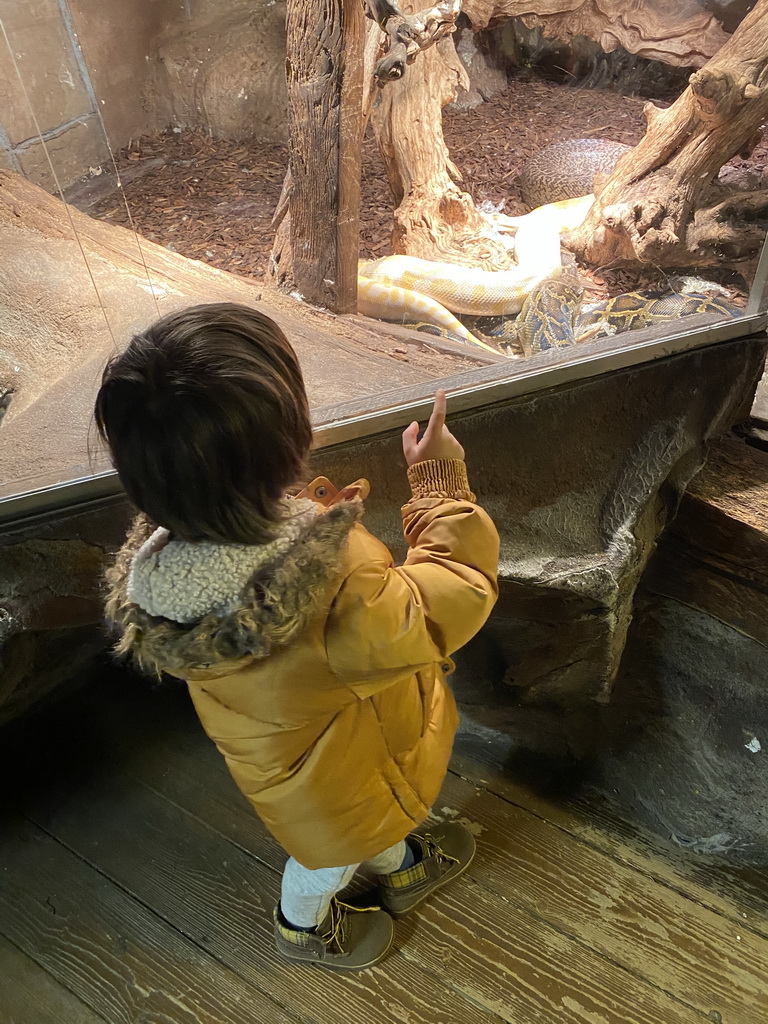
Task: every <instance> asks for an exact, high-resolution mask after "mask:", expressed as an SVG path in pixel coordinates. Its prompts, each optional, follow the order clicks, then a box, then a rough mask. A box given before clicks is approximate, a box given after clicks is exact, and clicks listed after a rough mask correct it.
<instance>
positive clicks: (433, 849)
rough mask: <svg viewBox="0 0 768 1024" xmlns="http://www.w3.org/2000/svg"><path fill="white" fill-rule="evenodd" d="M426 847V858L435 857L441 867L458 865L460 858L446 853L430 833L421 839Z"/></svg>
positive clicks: (426, 833)
mask: <svg viewBox="0 0 768 1024" xmlns="http://www.w3.org/2000/svg"><path fill="white" fill-rule="evenodd" d="M419 838H420V839H421V840H422V841H423V843H424V845H425V846H426V848H427V850H426V856H427V857H434V858H435V859H436V860H437V861H438V862H439V863H440V864H441V865H442V864H458V863H459V858H458V857H452V856H451V855H450V853H446V852H445V850H444V849H443V848H442V846H441V845H440V843H439V842H438V840H437V839H435V837H434V836H433V835H431V834H430V833H429V832H425V833H424V835H422V836H420V837H419ZM425 859H426V858H425Z"/></svg>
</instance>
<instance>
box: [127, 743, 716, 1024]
mask: <svg viewBox="0 0 768 1024" xmlns="http://www.w3.org/2000/svg"><path fill="white" fill-rule="evenodd" d="M195 748H197V749H195ZM218 761H220V758H219V756H218V754H217V752H216V751H215V750H214V751H213V752H212V753H211V751H210V748H209V746H208V744H207V743H206V740H205V737H203V736H200V737H199V740H198V742H197V743H196V744H195V746H194V747H191V748H189V749H186V750H185V749H184V748H183V745H181V744H179V743H176V742H175V743H173V746H172V748H171V747H169V748H168V749H166V750H165V751H164V752H157V756H156V757H155V758H142V759H137V760H136V761H135V762H134V763H133V764H132V767H131V770H132V771H133V772H135V773H136V774H137V775H139V776H140V777H141V778H142V780H143V781H145V782H146V783H147V784H148V785H151V786H152V787H153V788H154V789H155V790H156V791H157V792H159V793H161V794H162V795H164V796H165V797H167V798H168V799H170V800H173V801H174V802H175V803H176V804H177V805H178V806H180V807H183V808H185V809H187V810H188V811H189V812H190V813H193V814H195V815H196V816H197V817H199V818H200V819H201V820H203V821H205V822H206V824H208V825H210V826H211V827H212V828H214V829H216V830H217V831H218V832H220V833H221V834H222V835H224V836H226V837H227V838H228V839H230V840H231V841H232V842H233V843H235V844H237V846H239V847H240V848H241V849H244V850H246V851H248V852H250V853H253V854H254V855H255V856H258V857H259V859H260V860H262V861H263V862H265V863H267V864H269V865H270V866H272V867H273V868H274V869H275V870H279V869H280V868H281V867H282V864H283V861H284V854H283V853H282V851H281V850H280V848H279V847H278V845H277V844H276V843H275V842H274V841H273V840H272V839H271V837H269V835H268V833H267V832H266V830H265V829H264V827H263V825H261V823H260V822H259V820H258V818H256V816H255V815H254V814H253V812H252V811H251V809H250V807H249V805H248V803H247V801H246V800H245V799H244V798H243V797H242V796H241V794H240V793H239V792H238V790H237V788H236V786H235V785H234V783H233V782H232V780H231V779H230V778H229V776H228V775H227V774H224V773H222V772H220V771H218V770H217V767H218V764H217V762H218ZM452 785H453V788H451V789H449V790H448V791H447V792H446V795H445V800H446V801H452V802H453V803H455V802H456V801H457V796H458V794H457V793H456V791H455V786H456V785H465V784H463V783H461V781H460V780H458V779H455V780H453V783H452ZM469 789H470V790H471V793H472V794H473V795H474V794H475V793H476V790H475V789H474V788H473V787H469ZM485 795H486V797H487V799H488V800H495V801H496V804H497V810H498V811H499V813H501V814H502V815H505V814H506V812H507V806H508V805H506V804H505V803H504V802H503V801H502V800H500V799H499V798H495V797H491V796H490V795H488V794H485ZM531 820H532V821H533V822H534V823H536V822H537V819H535V818H532V819H531ZM489 851H490V863H491V864H494V863H495V860H496V856H497V848H496V847H495V846H494V847H490V848H489V850H486V843H485V837H484V836H483V838H482V839H481V843H480V854H479V859H478V861H477V862H476V863H477V869H476V870H473V876H474V878H475V879H476V880H477V883H478V884H473V883H472V882H471V881H469V880H465V881H463V882H461V883H458V884H457V886H456V888H455V890H452V891H451V892H450V893H447V894H443V895H441V896H440V898H439V900H436V901H435V904H434V906H431V907H430V908H429V910H428V912H427V911H425V912H423V913H420V915H419V920H418V923H417V925H416V926H415V929H416V930H415V933H414V934H413V936H412V937H410V938H408V939H407V940H406V941H405V942H404V943H403V945H402V946H401V950H402V952H403V954H404V955H405V956H407V957H408V958H409V959H413V960H414V962H417V963H420V964H426V965H428V966H429V967H430V969H431V970H432V971H434V972H435V973H436V974H438V975H440V976H443V977H444V978H445V979H446V982H450V983H451V984H453V985H455V986H458V987H459V988H460V990H461V991H462V992H463V993H465V994H466V995H467V996H469V997H470V998H473V999H475V1000H476V1001H477V1002H479V1003H481V1004H482V1005H484V1006H487V1007H488V1008H489V1009H492V1010H495V1011H496V1012H497V1013H499V1014H500V1015H501V1016H502V1017H503V1018H504V1019H505V1020H512V1021H518V1020H520V1021H526V1022H531V1024H534V1022H537V1024H538V1022H542V1024H551V1022H553V1021H557V1022H558V1024H560V1022H561V1021H563V1022H569V1024H570V1022H572V1021H573V1022H574V1024H575V1022H577V1021H578V1022H579V1024H581V1022H582V1021H591V1020H593V1019H595V1020H604V1021H606V1022H608V1021H611V1022H612V1021H617V1022H618V1021H621V1022H624V1021H626V1020H627V1019H628V1018H627V1013H628V1012H629V1009H630V1008H631V1009H632V1013H633V1014H634V1016H633V1017H632V1018H631V1019H632V1021H633V1024H640V1022H643V1021H646V1020H648V1021H660V1020H663V1021H664V1022H665V1024H668V1022H669V1024H671V1022H672V1021H678V1020H686V1021H687V1020H695V1019H697V1016H698V1015H697V1014H696V1013H694V1012H693V1011H692V1010H690V1009H688V1008H687V1007H684V1006H680V1005H677V1004H676V1003H674V1002H673V1001H672V1000H670V999H669V998H668V997H667V996H666V994H664V993H663V992H661V991H660V990H659V988H658V986H657V985H650V986H649V985H646V984H644V983H643V981H642V980H640V981H639V980H637V979H636V978H635V977H633V976H632V974H631V973H630V972H624V971H622V970H621V968H620V967H616V966H614V964H613V963H611V962H607V961H608V960H609V959H615V957H614V956H613V952H612V951H609V953H608V955H607V956H606V957H600V956H595V954H594V952H593V951H592V950H591V949H589V948H587V947H586V944H585V943H584V942H578V941H574V940H573V939H572V938H570V937H568V936H567V935H565V934H563V931H564V930H563V928H562V925H561V924H560V922H558V925H559V926H558V927H557V928H553V927H551V925H549V924H548V923H546V921H545V920H543V919H542V917H543V915H540V914H539V913H538V907H537V906H536V905H535V901H530V900H528V899H521V898H519V896H518V889H519V884H518V881H517V880H516V879H514V880H513V881H512V882H511V884H507V886H506V887H505V888H504V890H503V892H502V890H501V888H500V887H499V886H497V885H496V883H497V882H498V875H497V874H495V873H493V872H491V873H490V874H489V873H488V872H487V871H486V865H487V863H488V853H489ZM537 859H538V858H537ZM600 859H602V858H600V857H599V855H598V860H600ZM571 877H572V876H571V875H570V872H568V873H567V875H566V878H571ZM488 882H491V884H493V885H494V887H495V888H496V894H489V893H488V892H487V891H486V890H485V889H484V888H483V887H482V886H484V885H487V883H488ZM526 896H527V894H526ZM681 902H685V901H681ZM631 966H632V968H633V969H634V963H633V964H632V965H631ZM585 993H588V994H589V995H588V996H586V995H585Z"/></svg>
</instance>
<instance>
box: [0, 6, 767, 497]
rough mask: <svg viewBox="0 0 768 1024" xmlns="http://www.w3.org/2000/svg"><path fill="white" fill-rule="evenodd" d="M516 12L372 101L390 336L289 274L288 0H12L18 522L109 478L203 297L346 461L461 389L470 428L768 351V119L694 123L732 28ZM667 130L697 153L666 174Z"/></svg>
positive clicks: (8, 211) (466, 19)
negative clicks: (107, 382) (292, 381)
mask: <svg viewBox="0 0 768 1024" xmlns="http://www.w3.org/2000/svg"><path fill="white" fill-rule="evenodd" d="M292 2H293V0H292ZM413 6H414V5H409V4H402V5H401V7H402V9H403V10H404V11H405V12H406V13H408V12H410V11H412V10H413ZM416 6H422V5H416ZM490 6H491V7H493V5H490ZM513 6H514V5H510V4H508V3H506V4H499V5H497V7H498V10H496V9H495V8H494V11H493V12H489V10H488V8H489V5H488V4H487V3H484V4H479V3H477V4H476V3H473V2H472V0H465V3H464V13H463V14H462V16H461V18H460V20H459V23H458V31H457V32H456V33H455V34H454V35H452V36H450V37H447V38H445V39H444V40H443V41H441V42H440V43H439V44H438V45H437V46H436V47H432V48H430V49H427V50H425V51H424V52H423V53H420V54H419V56H418V57H417V59H416V61H415V62H414V63H413V64H411V65H409V66H408V68H407V69H406V77H405V78H404V79H403V80H402V81H393V82H391V83H389V84H387V85H385V86H384V87H383V88H382V89H381V90H380V91H379V92H378V93H376V92H375V93H374V94H373V95H374V96H375V97H376V99H377V102H376V105H375V107H374V109H373V112H372V116H371V121H370V124H369V125H368V128H367V131H366V133H365V137H364V141H363V144H362V203H361V216H360V258H361V261H362V262H361V267H360V278H359V295H360V304H361V305H360V308H361V311H364V312H367V313H368V314H370V315H369V316H362V315H356V316H344V317H336V316H334V315H333V314H331V313H329V312H326V311H323V310H321V309H317V308H314V307H313V306H311V305H310V304H309V303H307V302H305V301H302V299H301V296H300V294H297V292H299V293H300V292H301V288H300V287H299V285H298V284H296V283H294V284H295V286H294V287H293V288H291V287H290V280H289V282H288V283H289V288H288V290H287V291H284V292H279V291H277V290H276V288H275V287H274V284H273V282H272V281H271V280H270V269H271V262H270V261H271V252H272V247H273V242H274V239H275V231H276V226H277V225H276V223H275V220H278V221H279V217H278V218H275V212H276V210H283V209H284V205H283V204H281V196H282V194H283V185H284V179H285V175H286V170H287V168H288V163H289V155H290V154H289V146H288V139H289V114H288V107H289V104H288V92H287V86H286V80H285V64H286V30H285V18H286V4H285V3H284V2H274V0H257V2H256V3H248V4H246V3H244V2H243V0H224V2H221V0H218V2H214V0H153V2H152V3H149V4H147V3H142V2H139V0H128V2H125V3H120V4H118V3H116V2H104V0H100V2H98V3H97V2H96V0H33V2H22V0H0V481H2V482H1V483H0V498H3V497H5V498H7V497H8V496H11V495H14V494H16V493H18V492H23V491H30V490H34V489H35V488H46V487H51V486H53V485H56V484H62V483H66V482H67V481H72V480H77V479H80V478H84V477H89V476H90V475H92V474H97V475H98V474H100V473H103V472H105V471H106V470H107V469H108V465H107V463H106V460H105V457H104V454H103V453H102V452H100V450H99V448H98V445H96V444H95V439H94V438H93V436H92V434H93V432H92V428H91V409H92V403H93V397H94V394H95V391H96V388H97V386H98V380H99V375H100V373H101V370H102V368H103V365H104V363H105V361H106V359H107V358H108V357H109V356H110V355H111V354H113V353H114V352H117V351H119V350H120V349H122V348H123V347H124V346H125V344H126V343H127V341H128V340H129V338H130V337H131V336H132V334H133V333H135V332H136V331H139V330H141V329H143V328H144V327H146V326H147V325H148V324H149V323H151V322H152V321H153V320H154V319H155V318H156V317H157V316H158V315H162V314H164V313H166V312H168V311H170V310H172V309H178V308H182V307H184V306H187V305H193V304H197V303H199V302H207V301H224V300H226V301H236V302H242V303H245V304H249V305H257V306H259V307H260V308H263V309H264V310H265V311H266V312H268V313H270V315H272V316H274V317H275V319H277V320H278V321H279V322H280V323H281V325H282V326H283V327H284V329H285V330H286V333H287V334H288V335H289V337H290V339H291V340H292V341H293V342H294V344H295V346H296V348H297V350H298V352H299V355H300V358H301V360H302V365H303V367H304V371H305V376H306V380H307V387H308V391H309V395H310V401H311V405H312V407H313V410H314V415H315V421H316V423H317V424H318V426H319V427H320V428H321V429H320V430H319V437H320V440H321V443H322V442H323V440H324V439H325V440H327V441H329V442H330V440H333V439H340V438H342V439H343V437H344V436H350V432H352V431H355V430H358V431H364V430H368V429H379V428H381V427H382V426H383V425H389V426H394V425H398V424H399V423H400V422H401V421H405V420H407V419H409V418H412V415H413V410H414V409H415V410H416V411H417V413H418V411H419V410H421V409H426V408H427V405H428V399H429V395H430V394H431V393H432V392H433V391H434V389H435V386H436V385H437V383H438V382H440V384H441V385H442V386H445V387H447V388H448V390H449V391H450V392H451V393H452V394H453V395H454V396H455V403H454V408H461V407H464V408H466V407H469V406H470V405H472V404H479V403H482V402H483V401H485V400H487V399H488V398H489V397H491V396H493V395H498V394H499V393H501V392H500V391H499V389H502V390H503V389H506V390H504V393H505V394H513V393H514V394H521V393H525V391H526V390H532V389H535V388H540V387H545V386H552V384H554V383H565V382H567V381H569V380H573V379H577V378H578V376H580V375H584V374H594V373H598V372H604V373H609V372H614V371H615V370H616V369H618V368H620V367H621V366H624V365H628V363H630V362H633V361H634V362H639V361H642V360H645V359H654V358H659V357H661V356H664V355H669V354H670V353H672V352H674V351H677V350H680V349H681V348H684V347H690V346H692V345H701V344H710V343H714V342H717V341H718V340H722V339H723V338H725V337H732V336H736V335H738V334H739V333H747V332H749V331H750V330H755V329H758V328H761V327H763V326H764V324H763V321H762V320H761V319H759V318H760V317H761V316H762V314H764V313H765V311H766V310H767V309H768V299H766V294H767V293H768V254H766V253H765V252H763V257H762V259H761V256H760V254H761V251H763V242H764V225H765V223H766V219H767V211H768V200H766V201H763V197H764V196H765V194H766V193H765V192H764V191H763V190H762V186H763V177H762V174H763V171H762V168H763V165H764V163H765V158H766V147H765V145H764V144H763V142H762V141H761V139H760V132H761V130H762V123H760V122H759V120H758V122H756V123H755V124H752V121H750V117H749V116H748V114H749V109H751V108H749V107H748V105H747V106H743V109H742V107H738V109H737V112H736V113H735V114H734V115H733V116H734V117H740V118H742V121H743V127H742V129H741V134H742V135H743V136H744V137H743V138H742V137H741V136H740V137H739V139H738V140H737V143H728V142H727V141H721V138H720V135H722V133H720V135H718V128H717V126H716V125H715V127H714V128H713V127H712V123H709V128H708V129H707V130H706V131H705V130H704V129H703V128H702V129H701V132H700V137H699V136H697V135H696V132H697V131H699V128H700V127H701V126H700V125H699V126H698V127H697V125H698V122H696V123H694V127H693V129H691V128H690V124H689V125H688V127H687V128H685V130H683V128H679V129H678V128H676V127H675V126H676V125H677V124H678V121H679V123H680V125H682V124H683V121H684V118H683V114H681V113H680V111H685V110H686V109H688V108H686V107H685V104H686V103H689V104H690V103H692V102H693V100H692V99H691V93H690V91H689V81H690V80H691V76H692V75H693V74H694V73H696V72H697V71H700V69H702V68H704V69H705V72H704V73H706V66H707V64H708V62H709V61H715V62H716V61H717V60H718V59H722V54H723V53H726V55H727V53H728V52H730V51H728V50H727V49H726V50H724V49H723V48H724V47H726V48H727V47H731V48H734V47H736V51H735V52H736V53H737V54H738V52H739V47H740V46H741V43H740V42H739V26H740V24H741V18H740V17H739V16H738V15H737V14H734V13H733V10H734V9H733V7H732V6H731V7H730V8H729V11H730V12H731V13H730V14H728V15H727V16H726V15H725V14H723V15H721V17H722V19H723V20H719V17H718V16H717V15H716V14H713V13H711V12H710V11H709V9H708V7H709V6H711V5H705V4H699V3H698V0H690V2H689V3H687V4H683V5H678V7H673V5H668V6H669V7H670V10H669V12H668V13H667V14H665V15H664V18H663V19H662V23H660V24H659V25H655V27H654V29H653V31H652V30H651V28H650V27H649V23H647V18H646V16H645V15H644V14H643V5H634V6H633V12H634V13H633V14H632V16H631V17H630V15H628V14H626V12H624V15H622V17H621V18H618V17H617V19H616V20H613V21H612V20H611V16H610V15H604V14H602V13H600V12H599V11H597V10H595V12H594V14H592V15H590V16H589V18H586V17H581V20H578V18H577V15H576V14H571V13H569V12H567V11H566V12H564V13H563V12H561V13H559V14H546V15H541V16H528V17H526V20H525V22H524V21H523V20H521V19H518V18H510V17H507V16H503V15H504V14H505V12H507V13H508V11H509V10H510V9H511V7H513ZM533 6H534V7H535V4H534V5H533ZM563 6H567V5H563ZM742 6H744V7H746V6H748V5H742ZM544 7H547V8H549V7H551V5H542V9H543V8H544ZM656 8H658V5H656V7H655V8H654V10H655V9H656ZM718 10H720V8H718ZM483 12H485V13H483ZM646 15H647V12H646ZM648 17H650V15H648ZM489 18H491V21H490V27H489V21H488V19H489ZM644 18H646V20H645V21H644ZM590 19H591V20H590ZM633 19H634V21H635V22H637V24H634V22H633ZM368 31H369V32H374V31H375V26H373V24H372V23H371V24H370V25H369V26H368ZM374 41H375V40H374ZM289 56H290V55H289ZM460 62H463V64H462V63H460ZM462 66H463V71H462V70H461V69H462ZM710 67H711V66H710ZM368 71H370V66H368ZM463 74H466V79H465V80H464V82H465V84H466V85H467V86H468V89H459V90H458V98H457V101H456V102H455V103H449V104H448V105H447V106H446V107H445V109H444V110H443V111H442V115H441V113H440V96H442V95H443V94H444V96H445V97H446V98H447V97H448V95H449V94H450V93H451V91H452V90H455V85H456V82H457V81H458V80H459V78H460V76H461V75H463ZM420 76H421V77H420ZM368 80H369V79H366V81H368ZM696 81H699V80H696ZM427 82H429V83H432V86H433V87H434V88H433V92H434V96H432V97H431V98H430V97H429V96H427V95H426V93H425V92H423V91H424V90H426V88H427V86H426V83H427ZM419 89H421V90H422V93H423V94H422V93H419V95H418V96H417V98H416V99H415V100H414V98H413V96H414V93H415V92H418V90H419ZM704 92H706V89H704V90H703V92H702V90H701V89H700V94H702V95H703V93H704ZM409 95H410V99H408V96H409ZM435 96H437V97H438V98H437V99H435ZM686 97H687V98H686ZM409 104H410V106H409ZM691 109H693V108H691ZM697 109H699V108H697ZM691 123H693V122H691ZM741 123H742V122H741V121H740V122H739V124H741ZM686 124H688V122H686ZM660 126H664V131H665V132H666V133H667V136H669V137H674V145H671V146H669V147H668V148H669V152H668V153H667V154H666V155H665V156H664V157H663V158H658V159H656V160H655V162H654V159H652V151H653V147H654V145H655V142H654V140H655V139H658V138H659V137H660V134H659V133H660V132H661V128H660ZM303 130H304V126H302V124H301V123H300V122H298V121H297V122H296V123H295V124H294V131H295V132H301V131H303ZM307 130H308V128H307ZM686 133H687V134H686ZM393 138H395V139H397V140H398V145H397V146H395V145H393V144H392V139H393ZM697 139H698V142H699V143H701V145H699V146H698V148H697V142H696V140H697ZM691 140H693V141H691ZM705 142H706V146H708V147H709V150H708V152H709V157H708V160H709V162H708V163H706V166H705V165H704V163H702V161H701V159H700V157H701V148H702V146H704V148H706V146H705ZM729 145H730V149H728V147H729ZM634 147H638V148H636V149H634ZM726 150H727V151H726ZM737 150H738V151H737ZM630 151H632V156H630V157H627V158H626V159H625V160H624V162H623V163H622V164H618V161H619V160H620V159H622V157H624V154H626V153H628V152H630ZM649 154H650V155H649ZM712 154H714V155H712ZM657 157H658V154H657ZM720 158H722V159H720ZM617 164H618V165H617ZM622 167H623V168H624V170H625V172H626V170H627V168H629V167H631V168H634V172H633V173H634V174H635V177H636V178H637V180H636V181H633V180H632V177H633V174H630V173H625V174H624V178H623V179H622V177H621V170H622ZM638 169H640V171H638ZM640 172H641V173H640ZM707 174H708V175H709V176H708V178H707V180H706V181H703V177H704V176H706V175H707ZM700 179H701V181H702V185H701V188H697V187H696V185H695V182H696V181H699V180H700ZM409 181H410V182H415V183H416V185H414V187H413V188H412V190H411V192H410V193H409V191H408V186H407V185H404V184H403V182H409ZM393 187H394V191H393ZM420 190H421V191H420ZM595 196H597V200H595V199H594V197H595ZM606 197H607V198H606ZM686 197H687V198H686ZM609 199H610V202H609ZM62 200H66V204H68V205H65V203H64V202H62ZM595 202H596V204H597V205H593V204H594V203H595ZM686 202H687V203H688V205H687V206H686ZM553 203H554V204H555V205H554V206H553V205H552V204H553ZM654 203H655V204H656V205H655V206H654ZM606 211H607V212H606ZM273 218H275V219H274V220H273ZM425 224H426V225H428V230H426V229H425V227H424V225H425ZM457 225H458V226H457ZM582 225H585V226H582ZM393 229H394V230H393ZM308 230H310V231H311V228H310V229H308ZM293 241H294V244H296V243H297V241H300V239H298V236H296V235H294V239H293ZM393 254H396V258H394V259H393V258H392V257H393ZM414 259H415V260H416V261H417V262H415V263H414ZM419 260H420V261H422V262H418V261H419ZM279 270H280V268H278V271H279ZM398 289H399V290H398ZM750 290H752V294H751V297H750ZM494 389H495V390H494ZM344 424H346V425H344Z"/></svg>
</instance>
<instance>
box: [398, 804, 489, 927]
mask: <svg viewBox="0 0 768 1024" xmlns="http://www.w3.org/2000/svg"><path fill="white" fill-rule="evenodd" d="M408 842H409V843H410V844H411V846H412V847H415V848H416V850H417V856H418V854H420V855H421V858H420V859H419V860H417V862H416V863H415V864H414V865H413V867H410V868H405V869H404V870H403V871H395V872H394V874H392V875H383V876H382V877H381V878H380V879H379V885H380V890H379V898H380V899H381V904H382V906H383V907H384V909H385V910H387V911H389V913H390V914H391V915H392V916H393V917H405V915H406V914H410V913H411V912H412V911H414V910H416V909H417V908H418V907H420V906H421V904H422V903H423V902H424V901H425V900H426V899H427V898H428V897H429V896H431V895H432V893H433V892H437V890H438V889H442V887H443V886H444V885H447V884H448V883H449V882H452V881H453V880H454V878H458V877H459V876H460V875H463V874H464V872H465V871H466V870H467V868H468V867H469V865H470V864H471V863H472V861H473V860H474V857H475V850H476V845H475V837H474V836H473V835H472V833H471V832H470V831H469V829H466V828H464V826H463V825H459V824H458V823H457V822H451V823H449V824H446V825H441V826H439V827H438V828H435V829H434V830H433V831H432V832H431V833H425V834H424V835H419V834H418V833H415V832H414V833H413V834H412V835H410V836H409V837H408Z"/></svg>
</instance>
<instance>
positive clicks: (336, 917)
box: [318, 896, 381, 954]
mask: <svg viewBox="0 0 768 1024" xmlns="http://www.w3.org/2000/svg"><path fill="white" fill-rule="evenodd" d="M380 909H381V908H380V907H353V906H352V905H351V904H349V903H344V902H343V901H342V900H340V899H337V898H336V897H335V896H334V897H333V899H332V900H331V907H330V921H329V922H328V927H327V929H326V930H325V931H324V932H319V931H318V935H319V936H320V938H321V939H322V941H323V943H324V944H325V945H326V946H327V947H328V948H329V949H330V948H331V947H333V946H335V947H336V950H337V952H339V953H341V954H344V953H346V949H345V948H344V946H345V944H346V941H347V923H348V920H349V917H350V915H351V914H370V913H372V912H373V911H375V910H380Z"/></svg>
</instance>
